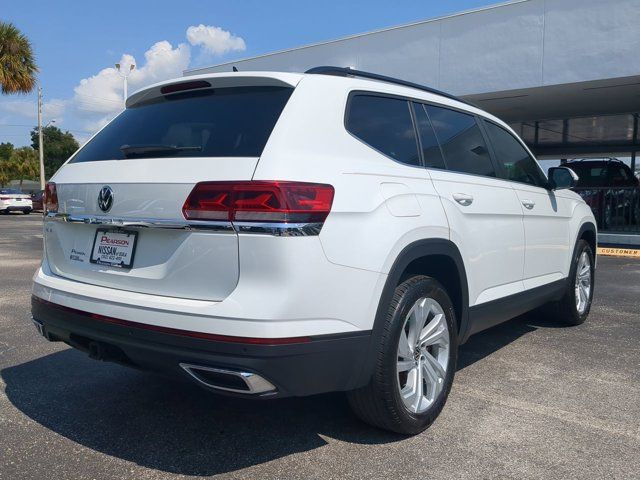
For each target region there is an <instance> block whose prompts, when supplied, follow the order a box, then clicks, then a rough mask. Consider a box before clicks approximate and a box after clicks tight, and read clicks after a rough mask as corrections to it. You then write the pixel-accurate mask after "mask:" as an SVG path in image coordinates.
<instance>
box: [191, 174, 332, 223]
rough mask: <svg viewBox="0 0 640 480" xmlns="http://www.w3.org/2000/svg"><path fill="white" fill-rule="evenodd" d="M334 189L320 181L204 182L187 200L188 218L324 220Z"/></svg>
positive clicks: (310, 221)
mask: <svg viewBox="0 0 640 480" xmlns="http://www.w3.org/2000/svg"><path fill="white" fill-rule="evenodd" d="M333 194H334V190H333V187H332V186H331V185H325V184H320V183H301V182H278V181H248V182H201V183H198V184H197V185H196V186H195V187H194V188H193V190H192V191H191V193H190V194H189V197H188V198H187V200H186V202H184V206H183V207H182V213H183V215H184V217H185V218H186V219H188V220H228V221H232V222H233V221H235V222H259V223H322V222H324V220H325V219H326V218H327V215H329V212H330V211H331V204H332V203H333Z"/></svg>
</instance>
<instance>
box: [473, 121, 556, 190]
mask: <svg viewBox="0 0 640 480" xmlns="http://www.w3.org/2000/svg"><path fill="white" fill-rule="evenodd" d="M479 120H482V121H481V122H480V123H481V124H482V126H481V130H482V134H483V135H484V136H485V141H486V142H487V146H488V148H489V151H490V154H491V157H492V159H493V164H494V166H496V167H497V170H496V173H497V174H498V175H500V177H498V178H500V180H504V181H505V182H510V183H517V184H518V185H527V186H529V187H534V188H541V189H543V190H549V178H548V177H547V176H546V175H545V173H544V170H543V169H542V167H541V166H540V164H539V163H538V160H536V158H535V157H534V156H533V155H532V154H531V153H530V152H529V149H528V148H527V146H526V144H525V143H524V142H523V141H522V140H521V139H520V138H519V137H518V136H517V135H514V134H513V133H511V132H510V131H509V130H507V129H506V128H504V127H503V126H502V125H500V124H498V123H497V122H494V121H492V120H490V119H488V118H486V117H481V118H479ZM485 122H486V123H490V124H492V125H494V126H496V127H498V128H500V129H502V130H504V131H505V132H506V133H507V134H509V135H510V136H511V137H512V138H513V139H514V140H516V142H518V143H519V144H520V146H521V147H522V148H524V151H525V152H526V153H527V155H528V156H529V158H531V159H532V160H533V161H534V162H535V164H536V167H537V168H538V171H539V172H540V173H541V174H542V178H543V179H544V181H545V184H544V185H531V184H530V183H527V182H520V181H518V180H511V179H510V178H508V177H507V172H506V170H505V168H504V166H503V165H502V163H501V162H500V161H499V160H498V156H497V155H496V152H495V149H494V147H493V143H492V142H491V137H490V136H489V132H487V129H486V126H485Z"/></svg>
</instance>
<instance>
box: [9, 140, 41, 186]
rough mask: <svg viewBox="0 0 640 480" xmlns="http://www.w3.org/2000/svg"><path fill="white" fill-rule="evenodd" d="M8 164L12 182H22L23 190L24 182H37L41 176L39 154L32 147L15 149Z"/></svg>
mask: <svg viewBox="0 0 640 480" xmlns="http://www.w3.org/2000/svg"><path fill="white" fill-rule="evenodd" d="M8 163H9V168H8V170H9V173H10V175H11V176H12V177H13V178H12V180H20V189H22V182H23V180H25V179H26V180H35V179H36V177H37V176H38V175H39V174H40V162H39V159H38V154H37V153H36V151H35V150H34V149H33V148H31V147H22V148H17V149H15V150H14V151H13V154H12V155H11V158H10V159H9V162H8Z"/></svg>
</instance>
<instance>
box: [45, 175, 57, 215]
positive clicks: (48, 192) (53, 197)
mask: <svg viewBox="0 0 640 480" xmlns="http://www.w3.org/2000/svg"><path fill="white" fill-rule="evenodd" d="M57 211H58V192H57V191H56V184H55V183H53V182H49V183H47V186H46V187H45V189H44V213H49V212H53V213H56V212H57Z"/></svg>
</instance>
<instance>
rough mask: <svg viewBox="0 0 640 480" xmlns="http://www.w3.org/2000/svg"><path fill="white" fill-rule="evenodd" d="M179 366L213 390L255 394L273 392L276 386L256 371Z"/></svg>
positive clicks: (188, 365) (189, 365)
mask: <svg viewBox="0 0 640 480" xmlns="http://www.w3.org/2000/svg"><path fill="white" fill-rule="evenodd" d="M179 365H180V367H181V368H182V369H183V370H184V371H185V372H187V373H188V374H189V375H190V376H191V377H192V378H194V379H195V380H196V381H197V382H198V383H200V384H201V385H204V386H206V387H208V388H213V389H215V390H223V391H225V392H233V393H244V394H247V395H255V394H259V393H267V392H275V390H276V387H275V386H274V385H273V384H272V383H271V382H269V381H268V380H267V379H265V378H263V377H261V376H260V375H258V374H257V373H252V372H240V371H236V370H226V369H223V368H215V367H206V366H203V365H193V364H189V363H180V364H179Z"/></svg>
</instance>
